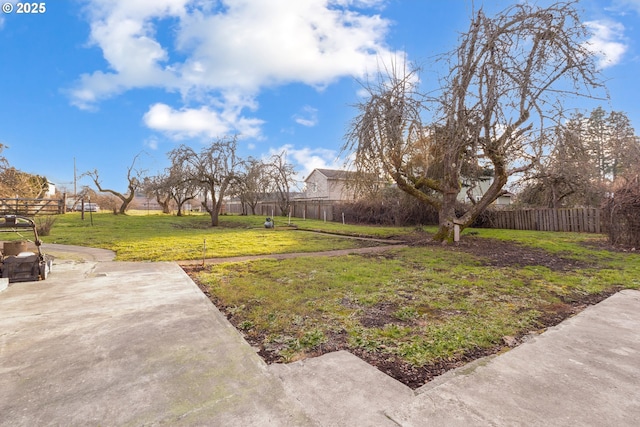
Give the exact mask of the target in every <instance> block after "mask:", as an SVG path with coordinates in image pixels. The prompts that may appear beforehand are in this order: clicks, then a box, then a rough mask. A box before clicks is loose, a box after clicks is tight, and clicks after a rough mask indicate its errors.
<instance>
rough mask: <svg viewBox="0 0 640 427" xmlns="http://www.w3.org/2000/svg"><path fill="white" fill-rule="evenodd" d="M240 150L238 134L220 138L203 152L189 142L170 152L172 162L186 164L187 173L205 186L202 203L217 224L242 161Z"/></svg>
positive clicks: (191, 178) (188, 176)
mask: <svg viewBox="0 0 640 427" xmlns="http://www.w3.org/2000/svg"><path fill="white" fill-rule="evenodd" d="M236 151H237V137H235V136H234V137H225V138H220V139H217V140H215V141H213V142H212V143H211V144H210V145H209V146H207V147H204V148H203V149H202V150H201V151H200V152H199V153H198V152H196V151H195V150H194V149H193V148H191V147H188V146H186V145H181V146H180V147H178V148H176V149H174V150H172V151H171V152H170V153H169V156H170V158H171V159H172V163H173V164H181V165H183V166H184V167H185V169H184V170H185V174H186V175H185V177H186V178H188V180H189V181H191V182H192V183H196V184H197V185H198V187H199V188H201V190H202V193H203V198H204V200H203V202H202V206H203V207H204V209H205V210H206V211H207V212H208V213H209V215H210V216H211V226H213V227H215V226H217V225H218V216H219V214H220V209H221V208H222V203H223V199H224V197H225V195H226V194H227V190H228V189H229V186H230V185H231V183H232V181H233V180H235V179H237V174H238V171H239V169H240V167H241V165H242V160H241V159H240V158H239V157H238V156H237V154H236ZM209 199H211V200H210V201H209Z"/></svg>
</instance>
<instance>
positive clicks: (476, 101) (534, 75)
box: [343, 1, 601, 241]
mask: <svg viewBox="0 0 640 427" xmlns="http://www.w3.org/2000/svg"><path fill="white" fill-rule="evenodd" d="M576 3H577V2H576V1H569V2H557V3H554V4H552V5H551V6H549V7H546V8H540V7H538V6H535V5H532V4H529V3H524V2H523V3H518V4H515V5H512V6H510V7H508V8H507V9H505V10H504V11H503V12H501V13H499V14H498V15H497V16H496V17H494V18H490V17H487V16H486V15H485V14H484V11H483V10H482V9H480V10H478V11H477V13H475V14H474V16H473V18H472V19H471V25H470V27H469V30H468V31H467V32H466V33H464V34H462V35H461V37H460V45H459V46H458V48H457V49H455V50H454V51H453V52H451V53H450V54H449V55H447V56H446V58H448V59H449V61H450V62H449V63H450V73H449V75H448V76H447V77H446V78H445V80H444V82H443V87H442V93H441V95H440V96H439V97H438V98H437V99H427V97H426V96H424V95H423V94H421V93H420V92H419V91H418V88H417V83H416V81H417V75H416V74H417V72H418V70H415V69H414V70H409V71H408V72H405V70H397V69H392V70H386V71H385V72H381V73H380V78H379V80H378V82H377V84H366V85H365V88H366V89H367V90H368V91H369V98H368V99H367V100H365V101H364V102H363V103H361V104H360V105H358V109H359V112H360V114H359V115H358V116H357V117H356V118H355V119H354V121H353V123H352V125H351V129H350V132H349V133H348V135H347V142H346V143H345V145H344V147H343V148H344V150H345V151H349V152H350V151H355V165H356V166H357V168H358V169H359V170H366V171H368V172H375V171H381V172H382V173H384V174H385V175H386V176H390V177H392V178H393V180H394V181H395V182H396V183H397V185H398V187H399V188H401V189H402V190H404V191H405V192H407V193H409V194H411V195H412V196H414V197H416V198H418V199H419V200H421V201H423V202H424V203H426V204H428V205H431V206H433V207H435V208H436V209H437V210H438V212H439V225H440V228H439V231H438V233H437V234H436V236H435V238H436V239H437V240H442V241H451V240H453V234H454V225H455V224H458V225H459V226H460V228H461V229H464V228H465V227H468V226H469V225H471V224H472V223H473V221H474V220H475V219H476V218H477V217H478V215H479V214H480V213H482V212H483V211H484V210H485V209H486V208H487V207H488V206H489V205H490V204H491V203H492V202H493V201H495V200H496V199H497V198H498V197H499V196H500V195H501V194H503V192H504V190H503V189H504V187H505V184H507V181H508V180H509V178H510V177H511V176H514V175H517V174H519V173H522V172H524V171H526V170H528V169H529V168H531V167H532V166H533V165H535V164H536V162H537V160H538V158H539V157H540V155H541V154H542V153H543V149H544V148H545V147H544V145H545V143H546V142H548V139H547V138H546V137H545V131H546V128H547V127H548V122H549V121H551V122H553V121H556V120H558V119H559V113H560V112H561V111H562V109H561V103H560V98H562V97H563V96H565V95H584V94H587V95H589V94H590V91H591V90H592V89H594V88H597V87H600V86H601V83H600V81H599V80H598V79H597V70H596V67H595V60H594V56H593V53H592V52H591V51H590V50H589V49H588V47H587V46H586V45H585V43H584V41H585V40H586V37H587V35H588V34H587V31H586V29H585V27H584V26H583V25H582V23H581V21H580V18H579V16H578V13H577V11H576V9H575V7H574V6H575V4H576ZM427 106H430V107H431V109H432V111H433V113H434V114H435V117H436V120H435V123H433V124H432V125H430V126H425V125H424V124H423V120H422V116H423V114H424V113H425V108H426V107H427ZM464 167H469V169H470V170H471V171H473V170H480V169H486V170H491V172H492V174H493V181H492V183H491V185H490V186H489V188H488V189H487V190H486V191H485V192H484V194H483V195H482V196H481V197H479V198H478V199H477V200H474V201H475V203H472V204H470V205H468V206H466V208H465V209H463V210H458V211H457V210H456V205H457V204H458V202H457V199H458V195H459V193H460V191H461V188H462V187H461V183H462V182H463V181H464V180H465V179H468V177H465V176H464V174H463V168H464ZM471 181H473V177H472V179H471Z"/></svg>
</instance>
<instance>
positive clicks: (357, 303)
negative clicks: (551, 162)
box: [43, 213, 640, 366]
mask: <svg viewBox="0 0 640 427" xmlns="http://www.w3.org/2000/svg"><path fill="white" fill-rule="evenodd" d="M263 221H264V217H258V216H249V217H241V216H221V217H220V226H219V227H215V228H212V227H210V226H209V217H208V216H204V215H190V216H185V217H175V216H169V215H144V214H141V215H127V216H121V215H119V216H114V215H112V214H107V213H100V214H94V215H93V225H92V224H91V221H90V218H89V216H86V217H85V220H84V221H82V220H81V219H80V217H79V215H77V214H67V215H64V216H60V217H58V219H57V221H56V223H55V224H54V227H53V229H52V231H51V235H50V236H47V237H45V238H43V239H44V240H45V242H56V243H65V244H73V245H85V246H95V247H101V248H107V249H113V250H115V251H116V252H117V259H119V260H152V261H155V260H187V259H200V258H202V255H203V253H202V251H203V243H204V241H205V240H206V247H207V252H206V254H205V255H206V257H230V256H236V255H260V254H270V253H285V252H311V251H322V250H329V249H341V248H354V247H356V246H358V245H359V244H361V243H359V242H358V241H357V240H354V239H345V238H343V237H340V236H337V235H331V234H318V233H309V232H308V231H304V230H321V231H324V232H327V233H336V234H344V235H348V236H369V237H376V238H381V239H386V238H393V237H397V236H402V235H404V234H408V233H411V232H414V231H415V228H400V227H367V226H353V225H344V224H341V223H329V222H323V221H313V220H307V221H303V220H301V219H295V220H292V223H293V224H294V225H296V226H297V227H298V230H291V229H288V228H287V227H284V226H285V225H288V219H286V218H281V217H277V218H276V229H275V230H266V229H264V227H263V226H262V223H263ZM425 230H426V231H427V232H434V231H435V229H434V228H433V227H431V228H425ZM469 234H474V236H473V238H480V239H497V240H503V241H508V242H510V243H516V244H518V245H521V246H523V247H525V248H535V249H536V250H540V251H544V252H547V253H549V254H551V255H552V256H554V257H563V258H567V259H571V260H575V261H576V264H575V265H576V267H575V268H573V269H569V270H567V271H562V270H553V269H551V268H550V267H547V266H544V265H528V266H517V265H507V266H503V267H497V266H488V265H486V262H485V259H484V258H483V257H482V256H479V255H477V256H474V255H471V254H469V253H466V252H464V251H460V250H452V248H451V247H443V246H440V245H433V246H426V247H408V248H403V249H392V250H390V251H387V252H384V253H382V254H378V255H366V256H365V255H348V256H342V257H331V258H329V257H310V256H305V257H299V258H294V259H287V260H273V259H262V260H255V261H250V262H230V263H224V264H218V265H212V266H209V267H207V269H206V270H204V271H203V272H201V273H199V275H198V276H197V279H198V281H199V282H201V283H202V284H203V285H204V286H206V287H208V289H209V291H210V293H211V295H212V296H213V299H214V300H215V301H216V304H217V305H218V306H219V307H220V308H221V309H222V310H223V311H224V312H225V313H227V315H228V316H229V317H230V319H231V321H232V322H233V323H234V324H235V325H236V326H237V327H238V329H240V330H241V331H242V332H243V333H244V334H245V335H246V336H247V338H248V339H249V340H250V341H252V342H253V343H256V345H260V346H262V347H263V348H264V349H265V350H266V351H267V352H269V353H271V354H273V355H276V356H277V357H279V358H280V359H281V360H285V361H291V360H296V359H299V358H302V357H305V356H306V355H307V354H311V353H314V352H317V351H320V350H322V348H323V346H326V345H331V343H336V342H338V343H341V345H342V346H344V347H346V348H349V349H353V350H358V351H368V352H372V353H375V354H378V355H382V356H383V357H390V358H398V359H400V360H402V361H403V362H405V363H407V364H409V365H414V366H424V365H428V364H431V363H439V362H442V361H448V360H455V359H458V358H460V357H461V356H462V355H464V354H468V353H471V352H474V351H477V350H478V349H487V348H494V347H495V346H497V345H500V344H501V342H502V338H503V337H504V336H516V337H517V336H521V335H523V334H526V333H528V332H529V331H533V330H536V329H539V328H540V327H541V326H542V325H543V323H544V317H545V316H549V315H553V314H556V313H563V312H566V310H567V309H568V308H570V307H569V304H571V303H572V302H574V301H582V300H584V299H585V298H588V297H589V296H592V295H597V294H601V293H608V292H612V291H613V290H616V289H619V288H634V289H638V288H640V257H639V256H638V254H636V253H623V252H612V251H608V250H605V249H603V245H602V243H604V242H606V239H605V238H604V236H601V235H588V234H577V233H552V232H533V231H514V230H489V229H480V230H465V233H464V235H463V239H464V238H469V237H468V236H469ZM465 236H467V237H465ZM515 256H517V255H515Z"/></svg>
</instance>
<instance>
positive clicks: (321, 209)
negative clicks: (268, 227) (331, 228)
mask: <svg viewBox="0 0 640 427" xmlns="http://www.w3.org/2000/svg"><path fill="white" fill-rule="evenodd" d="M337 203H339V202H338V201H332V200H293V201H292V202H291V217H292V218H305V219H306V218H308V219H320V220H326V221H333V220H334V212H333V211H334V205H335V204H337ZM223 211H224V212H226V213H234V214H239V213H242V206H241V204H240V202H228V203H225V205H224V208H223ZM249 213H251V211H250V210H249ZM256 215H263V216H265V217H270V216H276V217H277V216H283V215H281V212H280V207H279V205H278V204H277V203H275V202H258V206H257V207H256ZM288 215H289V213H288V212H287V213H285V215H284V216H288ZM337 215H338V217H339V216H340V213H337ZM338 217H336V218H335V219H336V220H339V219H340V218H338Z"/></svg>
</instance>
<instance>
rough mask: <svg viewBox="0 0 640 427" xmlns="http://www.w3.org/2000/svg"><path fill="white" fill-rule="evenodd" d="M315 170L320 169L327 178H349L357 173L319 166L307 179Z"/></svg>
mask: <svg viewBox="0 0 640 427" xmlns="http://www.w3.org/2000/svg"><path fill="white" fill-rule="evenodd" d="M315 171H318V172H320V173H321V174H322V175H324V176H326V177H327V178H331V179H348V178H350V177H351V176H352V175H353V174H354V173H355V172H352V171H346V170H340V169H318V168H316V169H314V170H313V171H312V172H311V173H310V174H309V176H308V177H307V179H309V177H310V176H311V175H313V172H315ZM305 181H306V180H305Z"/></svg>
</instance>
